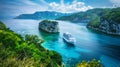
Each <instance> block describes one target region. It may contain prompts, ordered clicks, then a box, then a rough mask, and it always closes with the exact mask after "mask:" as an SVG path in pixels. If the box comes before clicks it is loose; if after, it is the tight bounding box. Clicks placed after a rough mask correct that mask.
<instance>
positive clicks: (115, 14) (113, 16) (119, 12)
mask: <svg viewBox="0 0 120 67" xmlns="http://www.w3.org/2000/svg"><path fill="white" fill-rule="evenodd" d="M102 17H103V18H104V19H106V20H108V21H111V20H113V21H115V22H116V23H118V24H119V23H120V8H114V9H112V10H111V11H109V12H106V13H105V14H104V15H103V16H102Z"/></svg>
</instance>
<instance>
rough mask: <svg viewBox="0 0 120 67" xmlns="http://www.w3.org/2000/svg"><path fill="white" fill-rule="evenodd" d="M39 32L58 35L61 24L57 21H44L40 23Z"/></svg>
mask: <svg viewBox="0 0 120 67" xmlns="http://www.w3.org/2000/svg"><path fill="white" fill-rule="evenodd" d="M39 30H43V31H45V32H48V33H58V32H59V24H58V22H57V21H50V20H43V21H41V22H40V23H39Z"/></svg>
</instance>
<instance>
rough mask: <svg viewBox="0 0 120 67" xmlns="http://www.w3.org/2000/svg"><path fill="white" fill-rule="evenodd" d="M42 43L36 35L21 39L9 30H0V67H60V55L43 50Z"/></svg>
mask: <svg viewBox="0 0 120 67" xmlns="http://www.w3.org/2000/svg"><path fill="white" fill-rule="evenodd" d="M43 42H44V41H43V40H42V39H40V38H39V37H38V36H36V35H26V36H25V38H24V39H23V38H22V37H21V36H20V35H18V34H16V33H15V32H13V31H11V30H9V29H7V30H6V29H2V30H0V67H9V66H10V67H21V66H23V67H25V66H30V67H31V66H35V67H58V66H61V65H62V63H61V62H62V58H61V56H60V54H59V53H56V52H55V51H49V50H47V49H45V48H43V47H42V46H41V44H42V43H43ZM16 61H17V62H16Z"/></svg>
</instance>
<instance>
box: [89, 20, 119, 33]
mask: <svg viewBox="0 0 120 67" xmlns="http://www.w3.org/2000/svg"><path fill="white" fill-rule="evenodd" d="M88 28H91V29H94V30H97V31H101V32H104V33H107V34H112V35H120V24H118V23H117V22H115V21H113V20H106V19H104V18H100V22H99V26H98V27H96V28H95V27H93V26H90V25H88Z"/></svg>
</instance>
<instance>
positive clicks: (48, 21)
mask: <svg viewBox="0 0 120 67" xmlns="http://www.w3.org/2000/svg"><path fill="white" fill-rule="evenodd" d="M41 22H46V23H58V22H57V21H50V20H43V21H41Z"/></svg>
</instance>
